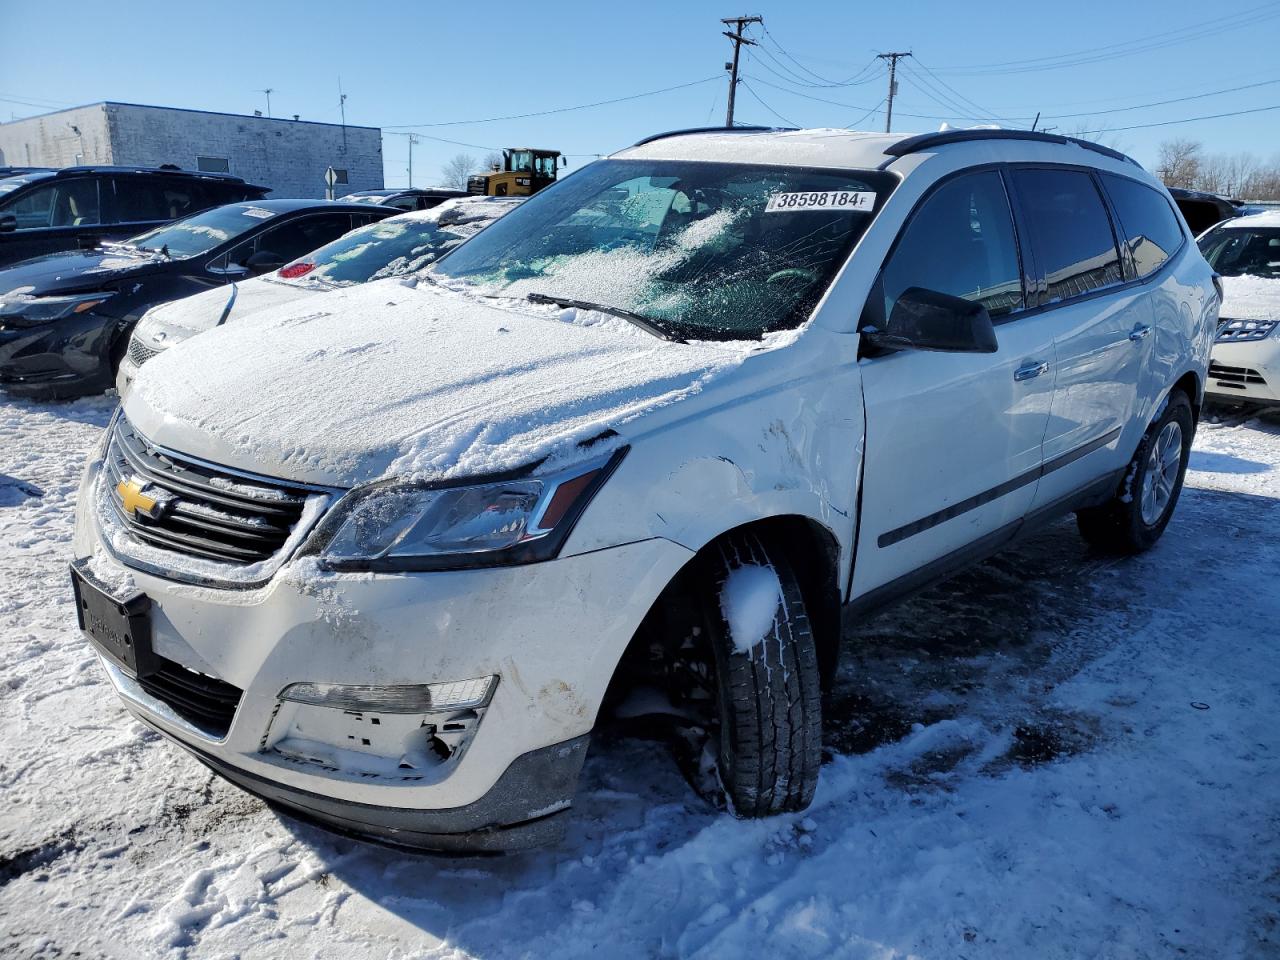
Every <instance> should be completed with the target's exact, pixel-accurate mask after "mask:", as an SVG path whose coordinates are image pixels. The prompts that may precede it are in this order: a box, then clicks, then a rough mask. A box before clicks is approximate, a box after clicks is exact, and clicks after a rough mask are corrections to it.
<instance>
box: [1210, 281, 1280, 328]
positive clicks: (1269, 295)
mask: <svg viewBox="0 0 1280 960" xmlns="http://www.w3.org/2000/svg"><path fill="white" fill-rule="evenodd" d="M1220 312H1221V315H1222V316H1223V317H1229V318H1230V319H1232V320H1280V277H1255V276H1252V275H1249V274H1244V275H1242V276H1238V277H1227V276H1224V277H1223V278H1222V309H1221V311H1220Z"/></svg>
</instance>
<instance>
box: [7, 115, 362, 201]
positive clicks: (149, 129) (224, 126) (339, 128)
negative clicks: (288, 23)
mask: <svg viewBox="0 0 1280 960" xmlns="http://www.w3.org/2000/svg"><path fill="white" fill-rule="evenodd" d="M164 163H172V164H176V165H177V166H179V167H181V168H182V169H184V170H208V171H216V172H221V173H233V174H235V175H236V176H238V177H243V178H244V179H245V180H248V181H250V182H251V183H260V184H262V185H263V186H267V187H270V188H271V189H272V191H273V192H272V196H275V197H323V196H324V195H325V184H324V172H325V170H326V169H327V168H328V167H330V166H332V167H333V168H334V170H336V171H337V172H338V179H339V182H338V186H337V187H336V188H335V192H336V194H337V195H338V196H342V195H343V194H345V193H351V192H354V191H356V190H373V189H378V188H380V187H381V186H382V131H381V130H380V129H378V128H377V127H353V126H344V125H341V124H336V123H313V122H311V121H308V120H282V119H280V118H274V119H273V118H270V117H258V116H242V115H240V114H235V113H210V112H208V111H205V110H184V109H181V108H177V107H149V106H143V105H141V104H135V103H113V102H111V101H106V102H103V103H94V104H90V105H88V106H84V107H72V108H70V109H67V110H59V111H57V112H55V113H46V114H43V115H41V116H38V117H27V118H25V119H22V120H13V121H10V122H9V123H0V166H23V167H28V166H30V167H65V166H72V165H76V164H120V165H124V166H145V167H158V166H160V165H161V164H164ZM344 175H345V183H343V177H344Z"/></svg>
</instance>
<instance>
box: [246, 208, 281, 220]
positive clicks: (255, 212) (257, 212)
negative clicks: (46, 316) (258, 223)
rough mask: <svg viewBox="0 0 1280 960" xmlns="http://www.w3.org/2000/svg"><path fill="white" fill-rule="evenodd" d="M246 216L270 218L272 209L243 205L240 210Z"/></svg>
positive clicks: (260, 218)
mask: <svg viewBox="0 0 1280 960" xmlns="http://www.w3.org/2000/svg"><path fill="white" fill-rule="evenodd" d="M240 212H241V213H243V214H244V215H245V216H246V217H256V218H257V219H259V220H270V219H271V218H272V217H274V216H275V215H276V214H275V211H274V210H264V209H262V207H245V208H244V209H243V210H242V211H240Z"/></svg>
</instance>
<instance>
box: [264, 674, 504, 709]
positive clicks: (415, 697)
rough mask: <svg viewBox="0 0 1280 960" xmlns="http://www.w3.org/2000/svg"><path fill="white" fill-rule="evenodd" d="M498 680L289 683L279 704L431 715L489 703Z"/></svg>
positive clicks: (486, 678)
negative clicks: (384, 683) (291, 703)
mask: <svg viewBox="0 0 1280 960" xmlns="http://www.w3.org/2000/svg"><path fill="white" fill-rule="evenodd" d="M497 679H498V678H497V677H477V678H475V679H474V680H451V681H449V682H447V683H414V684H404V685H387V686H383V685H379V684H345V683H291V684H290V685H289V686H287V687H285V688H284V689H283V690H282V691H280V699H281V700H291V701H293V702H294V703H309V704H311V705H313V706H317V707H333V708H334V709H337V710H352V711H356V712H362V713H365V712H367V713H432V712H437V711H440V710H466V709H473V710H474V709H476V708H477V707H483V706H485V705H486V704H487V703H488V702H489V697H490V695H491V694H492V692H493V688H494V687H495V686H496V684H497Z"/></svg>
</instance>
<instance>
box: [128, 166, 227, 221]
mask: <svg viewBox="0 0 1280 960" xmlns="http://www.w3.org/2000/svg"><path fill="white" fill-rule="evenodd" d="M115 197H116V214H115V219H116V220H117V221H118V222H120V223H145V222H146V221H148V220H177V219H179V218H181V217H187V216H190V215H191V214H193V213H196V212H198V211H200V210H203V209H204V208H205V207H207V206H208V205H209V204H208V202H207V198H206V197H205V195H204V190H203V188H202V187H201V185H200V184H197V183H189V182H184V181H181V180H166V179H161V178H158V177H157V178H152V177H117V178H116V181H115Z"/></svg>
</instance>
